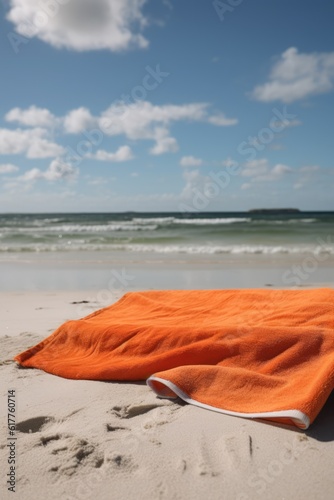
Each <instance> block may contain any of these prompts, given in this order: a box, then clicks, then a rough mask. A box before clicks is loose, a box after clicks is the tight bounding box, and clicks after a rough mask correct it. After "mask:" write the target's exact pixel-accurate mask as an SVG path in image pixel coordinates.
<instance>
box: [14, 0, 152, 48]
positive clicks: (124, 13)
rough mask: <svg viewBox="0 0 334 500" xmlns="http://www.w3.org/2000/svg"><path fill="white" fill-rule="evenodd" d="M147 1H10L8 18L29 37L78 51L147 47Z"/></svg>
mask: <svg viewBox="0 0 334 500" xmlns="http://www.w3.org/2000/svg"><path fill="white" fill-rule="evenodd" d="M145 3H146V0H70V1H66V2H65V1H64V0H62V1H60V0H58V1H56V0H55V1H53V2H45V1H41V0H10V10H9V12H8V14H7V19H8V20H9V21H11V22H12V23H14V26H15V30H16V31H17V32H18V33H19V34H20V35H23V36H25V37H27V38H33V37H37V38H39V39H40V40H43V41H44V42H46V43H48V44H50V45H52V46H53V47H56V48H58V49H60V48H67V49H72V50H76V51H83V50H99V49H109V50H111V51H115V52H118V51H123V50H126V49H129V48H132V47H136V48H145V47H147V46H148V41H147V40H146V38H144V36H143V35H142V33H141V32H142V30H143V28H144V27H145V26H146V25H147V24H148V21H147V19H146V17H145V15H144V14H143V12H142V10H143V7H144V5H145Z"/></svg>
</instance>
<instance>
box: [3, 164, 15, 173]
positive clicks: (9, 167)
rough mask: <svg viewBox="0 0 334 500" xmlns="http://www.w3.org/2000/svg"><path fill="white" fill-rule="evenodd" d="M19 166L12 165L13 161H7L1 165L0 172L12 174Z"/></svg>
mask: <svg viewBox="0 0 334 500" xmlns="http://www.w3.org/2000/svg"><path fill="white" fill-rule="evenodd" d="M18 170H19V167H17V166H16V165H12V164H11V163H6V164H3V165H0V174H12V173H13V172H17V171H18Z"/></svg>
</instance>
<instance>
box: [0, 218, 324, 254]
mask: <svg viewBox="0 0 334 500" xmlns="http://www.w3.org/2000/svg"><path fill="white" fill-rule="evenodd" d="M101 251H104V252H106V251H107V252H109V253H110V254H112V252H116V251H117V252H121V253H122V252H125V253H127V254H131V253H133V252H136V253H142V254H147V253H151V254H152V253H156V254H183V255H186V254H189V255H199V256H200V255H203V256H204V255H207V256H209V255H214V254H216V255H219V254H230V255H250V254H263V255H288V254H294V255H304V254H314V255H334V212H296V213H285V212H277V213H254V212H223V213H222V212H205V213H193V212H191V213H175V212H169V213H167V212H164V213H159V212H154V213H153V212H152V213H147V212H145V213H137V212H126V213H71V214H67V213H62V214H59V213H58V214H51V213H48V214H2V215H0V258H1V256H2V257H4V256H5V255H7V254H13V253H16V254H18V253H35V254H36V253H39V254H42V253H59V252H101Z"/></svg>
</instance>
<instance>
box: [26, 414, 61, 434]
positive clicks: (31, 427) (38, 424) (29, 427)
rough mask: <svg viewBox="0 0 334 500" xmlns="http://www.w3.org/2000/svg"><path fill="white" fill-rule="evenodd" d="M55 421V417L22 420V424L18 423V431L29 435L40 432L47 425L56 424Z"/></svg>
mask: <svg viewBox="0 0 334 500" xmlns="http://www.w3.org/2000/svg"><path fill="white" fill-rule="evenodd" d="M54 420H55V419H54V418H53V417H44V416H43V417H35V418H29V419H28V420H22V421H21V422H17V424H16V430H18V431H20V432H26V433H29V434H31V433H35V432H40V431H41V430H42V428H43V427H44V426H45V425H46V424H49V423H50V422H54Z"/></svg>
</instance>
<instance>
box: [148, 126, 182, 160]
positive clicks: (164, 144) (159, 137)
mask: <svg viewBox="0 0 334 500" xmlns="http://www.w3.org/2000/svg"><path fill="white" fill-rule="evenodd" d="M168 134H169V132H168V129H165V128H163V127H157V128H156V129H155V137H154V138H155V141H156V143H155V145H154V146H153V147H152V148H151V149H150V153H151V154H152V155H162V154H164V153H176V151H178V150H179V145H178V143H177V140H176V139H175V138H174V137H170V136H169V135H168Z"/></svg>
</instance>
